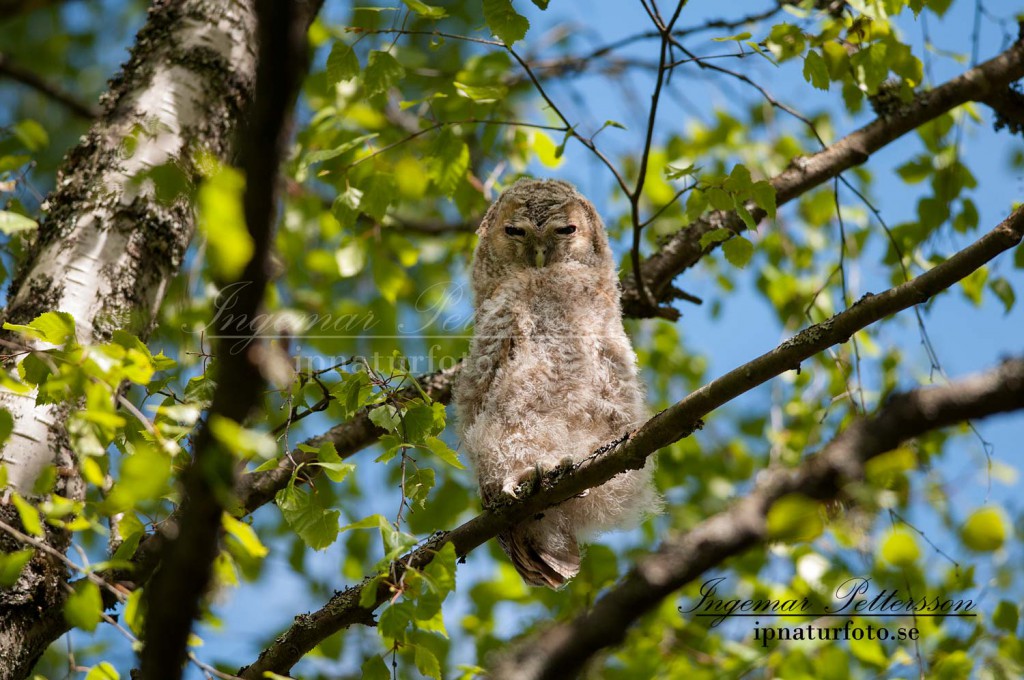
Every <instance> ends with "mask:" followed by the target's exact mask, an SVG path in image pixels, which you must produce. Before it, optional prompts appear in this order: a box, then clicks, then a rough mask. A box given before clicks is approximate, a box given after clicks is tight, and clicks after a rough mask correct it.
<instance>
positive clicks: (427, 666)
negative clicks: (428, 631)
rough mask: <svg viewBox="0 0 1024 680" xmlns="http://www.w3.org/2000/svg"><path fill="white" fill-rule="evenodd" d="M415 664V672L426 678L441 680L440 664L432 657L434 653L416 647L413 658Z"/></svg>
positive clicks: (421, 646)
mask: <svg viewBox="0 0 1024 680" xmlns="http://www.w3.org/2000/svg"><path fill="white" fill-rule="evenodd" d="M413 659H414V661H415V663H416V670H418V671H419V672H420V673H422V674H423V675H425V676H427V677H428V678H436V680H441V663H440V662H439V661H438V660H437V657H436V656H434V653H433V652H432V651H430V650H429V649H427V648H426V647H424V646H423V645H416V652H415V654H414V656H413Z"/></svg>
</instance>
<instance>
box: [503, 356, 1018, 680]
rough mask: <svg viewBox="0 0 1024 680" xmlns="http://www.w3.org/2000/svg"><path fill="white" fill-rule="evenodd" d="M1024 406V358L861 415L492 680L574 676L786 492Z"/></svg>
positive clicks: (756, 538) (838, 486) (732, 545)
mask: <svg viewBox="0 0 1024 680" xmlns="http://www.w3.org/2000/svg"><path fill="white" fill-rule="evenodd" d="M1022 408H1024V359H1014V360H1012V361H1006V362H1004V363H1003V364H1002V365H1000V366H999V367H997V368H995V369H993V370H990V371H988V372H985V373H981V374H978V375H974V376H971V377H968V378H964V379H962V380H958V381H956V382H953V383H950V384H948V385H943V386H941V387H926V388H921V389H917V390H913V391H911V392H906V393H903V394H899V395H896V396H894V397H893V398H892V399H890V400H889V401H888V402H886V404H885V405H884V406H882V408H881V409H880V410H879V411H878V412H877V413H875V414H874V415H872V416H870V417H862V418H860V419H858V420H856V421H854V422H853V423H852V424H851V425H850V426H849V427H847V428H846V429H845V430H844V431H843V432H842V433H841V434H840V435H839V436H837V437H836V438H835V439H834V440H832V441H831V442H830V443H829V444H827V445H826V446H825V447H824V448H823V449H822V450H821V451H819V452H818V453H817V454H815V455H813V456H811V457H809V458H808V459H807V460H806V461H804V463H803V464H802V465H800V466H799V467H797V468H792V469H789V468H781V467H779V468H772V469H769V470H767V471H765V472H764V473H762V475H760V476H759V477H758V483H757V485H756V486H755V488H754V490H753V491H752V492H751V493H750V494H749V495H748V496H746V497H744V498H741V499H738V500H737V501H736V502H735V503H734V504H733V505H732V506H731V507H730V508H729V509H728V510H725V511H724V512H720V513H718V514H717V515H714V516H712V517H710V518H708V519H706V520H704V521H703V522H701V523H700V524H698V525H697V526H696V527H694V528H693V529H691V530H690V531H688V532H686V533H684V534H682V535H680V536H676V537H673V538H671V539H669V540H667V541H665V542H664V543H663V544H662V545H661V547H660V548H659V549H658V550H657V551H655V552H653V553H651V554H649V555H647V556H645V557H643V558H641V559H640V560H638V561H637V564H636V566H635V567H634V568H633V569H632V570H630V572H629V573H628V574H626V576H625V577H624V578H623V579H622V581H620V582H619V583H618V584H617V585H616V586H614V587H613V588H612V589H611V590H610V591H609V592H607V593H606V594H605V595H604V596H603V597H601V598H600V599H599V600H598V601H597V602H596V603H595V604H594V606H593V607H591V608H590V609H589V610H588V611H586V612H584V613H583V614H581V615H579V616H577V617H575V618H574V619H572V620H570V621H567V622H564V623H559V624H556V625H554V626H551V627H549V628H547V629H545V630H544V631H543V632H541V633H540V634H538V635H536V636H533V637H531V638H528V639H527V640H524V641H522V642H520V643H518V644H517V645H516V646H515V647H514V648H513V649H512V650H511V651H510V652H508V653H506V654H504V655H502V656H501V658H499V660H498V661H497V663H496V664H495V666H494V668H493V673H492V674H491V675H490V677H493V678H496V679H498V678H508V679H512V678H514V679H515V680H542V679H544V680H547V679H552V680H553V679H555V678H569V677H575V675H576V674H577V673H578V672H579V671H580V669H581V668H582V667H583V664H584V663H586V661H587V660H588V659H590V658H591V657H592V656H594V655H595V654H597V653H598V652H600V651H601V650H602V649H605V648H607V647H610V646H613V645H617V644H620V643H621V642H622V641H623V640H624V639H625V636H626V632H627V631H628V630H629V628H630V626H632V625H633V624H634V623H635V622H636V621H637V620H638V619H639V618H640V617H641V616H643V615H644V614H646V613H647V612H649V611H651V610H652V609H653V608H655V607H656V606H657V605H658V604H659V603H660V602H661V601H662V600H663V599H665V598H666V597H668V596H670V595H671V594H672V593H673V592H675V591H676V590H678V589H679V588H681V587H682V586H684V585H686V584H687V583H690V582H692V581H693V580H695V579H696V578H698V577H699V576H701V574H704V573H705V572H707V571H708V570H709V569H712V568H715V567H719V566H721V565H722V563H723V562H725V560H727V559H728V558H729V557H731V556H733V555H738V554H740V553H742V552H744V551H745V550H749V549H750V548H752V547H754V546H757V545H760V544H762V543H764V542H765V541H766V540H769V539H770V537H769V535H768V529H767V516H768V511H769V509H770V508H771V506H772V504H773V503H774V502H775V501H777V500H778V499H779V498H781V497H783V496H785V495H786V494H791V493H800V494H802V495H804V496H807V497H810V498H814V499H817V500H826V499H831V498H835V497H836V496H837V495H838V494H839V493H840V491H841V490H842V489H843V487H844V485H846V484H848V483H851V482H857V481H859V480H860V479H861V478H862V477H863V474H864V463H865V462H866V461H868V460H869V459H871V458H873V457H875V456H878V455H880V454H883V453H885V452H887V451H891V450H892V449H894V448H896V447H897V446H898V445H899V444H900V443H901V442H904V441H906V440H908V439H911V438H913V437H917V436H920V435H922V434H924V433H925V432H929V431H932V430H936V429H939V428H943V427H947V426H949V425H953V424H955V423H961V422H964V421H967V420H974V419H977V418H984V417H986V416H990V415H993V414H996V413H1006V412H1009V411H1016V410H1019V409H1022Z"/></svg>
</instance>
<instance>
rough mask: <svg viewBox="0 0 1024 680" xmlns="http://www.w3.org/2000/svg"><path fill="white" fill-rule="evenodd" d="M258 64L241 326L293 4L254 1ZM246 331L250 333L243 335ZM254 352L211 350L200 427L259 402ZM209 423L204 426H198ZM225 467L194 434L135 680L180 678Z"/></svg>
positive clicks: (267, 222) (214, 447)
mask: <svg viewBox="0 0 1024 680" xmlns="http://www.w3.org/2000/svg"><path fill="white" fill-rule="evenodd" d="M255 7H256V16H257V24H258V28H259V33H258V35H259V61H258V63H257V69H256V91H255V95H254V97H253V101H252V106H251V107H250V110H249V120H248V126H247V130H246V134H245V135H244V137H243V139H245V140H247V143H246V145H245V146H243V147H242V149H241V152H242V153H241V155H242V166H243V168H244V170H245V177H246V190H245V199H244V206H243V207H244V211H245V221H246V226H247V227H248V229H249V234H250V235H251V237H252V242H253V255H252V258H251V259H250V260H249V263H248V264H247V265H246V268H245V271H244V272H243V273H242V278H241V279H240V280H241V281H244V282H246V285H244V286H242V288H241V292H240V293H239V295H238V296H237V298H236V299H235V300H234V303H235V305H236V306H237V307H238V308H239V313H240V314H243V315H244V318H254V317H255V316H256V313H257V312H258V311H259V307H260V305H261V304H262V302H263V294H264V291H265V289H266V286H267V281H268V280H269V277H270V269H271V267H270V260H269V255H270V249H271V246H272V243H273V234H274V229H273V227H274V223H275V221H276V218H277V194H278V192H277V184H278V178H277V175H278V167H279V165H280V162H281V159H282V158H283V156H284V150H285V145H286V142H287V139H288V135H289V133H290V130H291V111H292V108H293V106H294V102H295V97H296V95H297V94H298V90H299V84H300V82H301V80H302V74H303V71H304V68H305V65H306V58H305V52H306V44H305V32H306V24H305V22H304V20H303V17H302V16H301V12H300V11H299V8H298V6H297V5H296V4H293V3H290V2H284V3H282V2H278V1H277V0H256V2H255ZM250 330H251V331H252V330H254V329H250ZM256 349H257V344H256V343H252V344H246V345H245V347H244V349H243V350H241V351H239V350H238V349H237V345H236V341H235V340H225V341H222V342H221V345H220V352H219V353H218V356H219V359H220V364H219V371H218V380H217V390H216V392H215V393H214V397H213V404H212V406H211V408H210V419H212V418H218V417H221V418H228V419H230V420H233V421H235V422H243V421H244V420H245V418H246V416H248V414H249V412H250V411H251V410H252V409H253V408H254V407H255V406H256V404H257V403H258V401H259V398H260V394H261V391H262V388H263V384H264V380H263V377H262V375H261V374H260V368H259V362H258V358H257V352H256ZM208 422H209V419H208V420H207V423H208ZM234 466H235V461H234V458H233V456H232V455H231V452H230V451H229V450H227V449H226V448H225V447H223V446H222V445H220V444H218V443H217V442H216V440H215V439H214V437H213V435H212V434H211V432H210V430H209V427H207V426H205V425H204V427H203V428H202V429H201V430H200V432H199V435H198V437H197V441H196V445H195V450H194V455H193V461H192V464H191V465H190V466H189V468H188V469H187V470H186V472H185V474H184V475H183V480H182V481H183V483H182V486H183V489H184V497H183V499H182V507H181V520H180V522H179V532H178V535H177V537H176V538H175V539H174V540H172V541H170V542H169V543H168V544H167V546H166V549H165V550H164V551H163V554H162V555H161V558H162V560H161V562H162V563H161V567H160V569H159V570H158V571H157V572H156V573H155V574H154V577H153V579H152V583H151V585H150V586H149V587H148V588H147V589H146V597H147V602H148V607H147V612H148V615H147V617H146V635H145V646H144V647H143V649H142V652H141V654H140V657H141V661H142V677H143V678H146V679H147V680H148V679H151V678H172V679H174V680H176V679H177V678H180V677H181V672H182V665H183V664H184V662H185V659H186V655H187V640H188V635H189V633H190V631H191V628H192V621H193V620H195V618H196V617H197V616H198V614H199V610H200V604H201V600H202V598H203V595H204V594H205V592H206V588H207V586H208V585H209V582H210V577H211V574H212V570H213V562H214V560H215V559H216V557H217V552H218V536H219V534H220V523H221V521H220V520H221V514H222V513H223V512H224V507H223V500H222V499H223V498H224V497H225V496H226V493H230V489H232V488H233V470H234Z"/></svg>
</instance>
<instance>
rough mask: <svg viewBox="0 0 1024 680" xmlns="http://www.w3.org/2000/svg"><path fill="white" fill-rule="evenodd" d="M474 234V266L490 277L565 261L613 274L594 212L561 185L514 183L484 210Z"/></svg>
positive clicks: (566, 185) (556, 182)
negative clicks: (476, 241) (476, 236)
mask: <svg viewBox="0 0 1024 680" xmlns="http://www.w3.org/2000/svg"><path fill="white" fill-rule="evenodd" d="M477 234H479V235H480V242H479V245H478V246H477V252H476V260H477V264H478V265H484V266H485V267H487V268H489V269H491V270H492V273H497V271H495V270H498V269H501V270H504V271H505V272H508V271H509V270H515V269H529V268H538V269H539V268H543V267H550V266H553V265H557V264H560V263H570V262H571V263H578V264H581V265H584V266H589V267H601V268H605V269H611V270H613V269H614V265H613V262H612V254H611V249H610V248H609V247H608V236H607V234H606V233H605V229H604V224H603V223H602V222H601V218H600V217H598V215H597V211H596V210H595V209H594V206H593V205H591V203H590V201H588V200H587V199H585V198H584V197H583V196H582V195H581V194H580V193H579V192H578V191H577V190H576V188H575V187H574V186H573V185H571V184H569V183H568V182H563V181H561V180H554V179H548V180H533V179H521V180H519V181H518V182H516V183H515V184H513V185H512V186H511V187H509V188H508V189H506V190H505V191H504V192H503V193H502V194H501V196H499V197H498V200H497V201H495V202H494V205H492V206H491V207H490V209H489V210H488V211H487V214H486V215H485V216H484V219H483V222H481V224H480V228H479V229H477Z"/></svg>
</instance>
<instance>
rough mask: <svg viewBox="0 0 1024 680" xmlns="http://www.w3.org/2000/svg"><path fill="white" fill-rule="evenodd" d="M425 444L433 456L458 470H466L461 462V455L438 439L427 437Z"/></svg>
mask: <svg viewBox="0 0 1024 680" xmlns="http://www.w3.org/2000/svg"><path fill="white" fill-rule="evenodd" d="M425 444H426V445H427V449H428V450H429V451H430V452H431V453H432V454H434V455H435V456H437V457H438V458H440V459H441V460H443V461H444V462H446V463H448V464H449V465H451V466H452V467H454V468H458V469H459V470H465V469H466V466H465V465H463V464H462V463H460V462H459V455H458V454H457V453H455V451H453V450H452V449H451V447H449V446H448V445H447V444H445V443H444V442H443V441H441V440H440V439H438V438H437V437H427V441H426V442H425Z"/></svg>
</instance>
